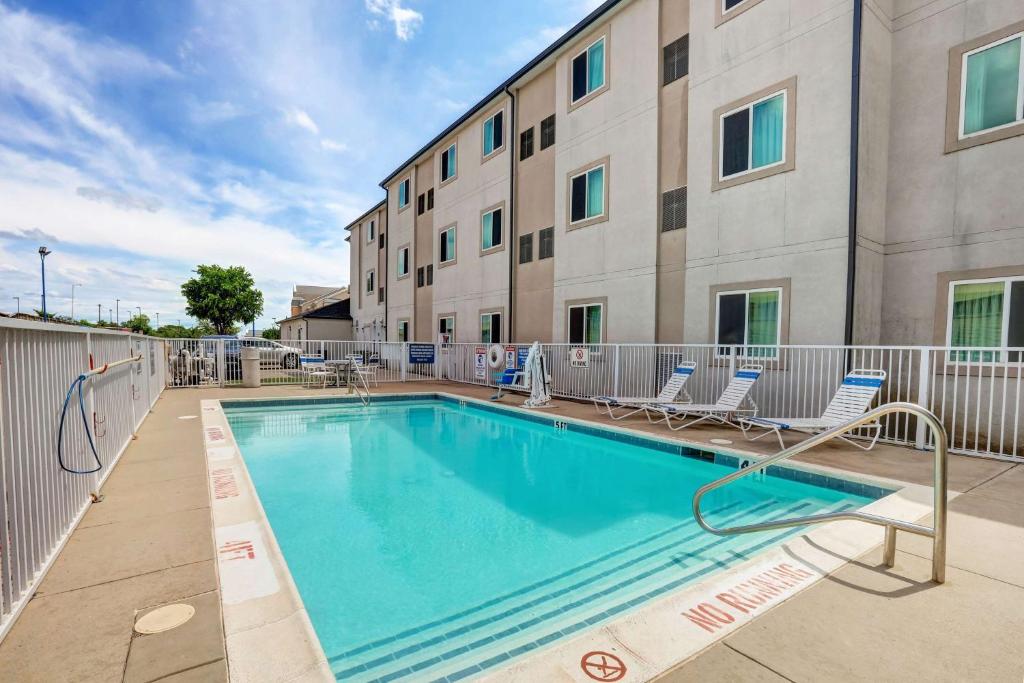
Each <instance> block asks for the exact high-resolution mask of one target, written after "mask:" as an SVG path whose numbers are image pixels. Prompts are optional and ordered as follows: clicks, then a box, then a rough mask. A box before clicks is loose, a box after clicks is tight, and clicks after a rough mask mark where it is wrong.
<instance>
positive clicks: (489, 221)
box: [480, 213, 494, 249]
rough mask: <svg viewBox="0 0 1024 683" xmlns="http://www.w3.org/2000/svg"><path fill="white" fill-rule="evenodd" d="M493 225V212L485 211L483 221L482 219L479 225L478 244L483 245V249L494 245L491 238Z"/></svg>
mask: <svg viewBox="0 0 1024 683" xmlns="http://www.w3.org/2000/svg"><path fill="white" fill-rule="evenodd" d="M493 226H494V214H493V213H485V214H484V217H483V221H482V223H481V226H480V229H481V235H480V244H482V245H483V248H484V249H490V248H491V247H493V246H494V240H493V236H494V230H493Z"/></svg>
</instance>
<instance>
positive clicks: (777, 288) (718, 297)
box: [712, 285, 785, 360]
mask: <svg viewBox="0 0 1024 683" xmlns="http://www.w3.org/2000/svg"><path fill="white" fill-rule="evenodd" d="M784 290H785V288H784V287H783V286H782V285H769V286H766V287H749V288H745V289H743V288H740V289H722V290H719V291H715V292H714V297H715V314H714V316H715V317H714V318H713V321H712V324H713V327H712V336H713V337H714V342H713V344H714V346H715V357H716V358H728V357H729V354H728V353H722V352H721V350H722V348H723V347H725V348H731V347H733V346H739V347H741V348H742V349H746V348H747V347H748V346H750V344H749V343H748V339H749V334H750V327H749V325H748V322H749V321H748V320H747V314H748V312H749V310H750V295H751V294H757V293H759V292H777V293H778V295H779V303H778V311H779V313H778V316H777V318H776V320H775V347H774V348H775V353H773V354H770V355H768V354H765V355H758V356H748V355H747V354H746V352H743V353H741V354H740V355H739V356H738V357H739V358H757V359H762V360H775V359H777V358H778V357H779V347H781V346H782V345H783V339H782V333H783V326H782V318H783V316H784V315H785V311H784V309H783V307H784V304H785V298H784V297H785V292H784ZM735 294H743V295H745V298H744V303H743V343H742V344H723V343H722V342H720V341H718V330H719V323H720V322H721V302H722V297H723V296H730V295H735Z"/></svg>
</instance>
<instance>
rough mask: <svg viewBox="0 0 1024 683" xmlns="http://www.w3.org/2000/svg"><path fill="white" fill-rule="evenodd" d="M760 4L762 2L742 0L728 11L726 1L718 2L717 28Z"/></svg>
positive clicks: (716, 12)
mask: <svg viewBox="0 0 1024 683" xmlns="http://www.w3.org/2000/svg"><path fill="white" fill-rule="evenodd" d="M760 3H761V0H741V1H740V2H739V4H737V5H735V6H733V7H730V8H729V9H726V8H725V0H718V2H716V3H715V28H718V27H719V26H721V25H722V24H724V23H725V22H727V21H729V20H731V19H735V18H736V17H737V16H739V15H741V14H743V13H744V12H746V11H747V10H749V9H751V8H752V7H754V6H755V5H758V4H760Z"/></svg>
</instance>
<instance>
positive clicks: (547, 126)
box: [540, 114, 555, 149]
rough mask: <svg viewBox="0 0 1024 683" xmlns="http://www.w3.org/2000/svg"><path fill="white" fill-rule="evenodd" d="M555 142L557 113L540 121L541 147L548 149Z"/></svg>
mask: <svg viewBox="0 0 1024 683" xmlns="http://www.w3.org/2000/svg"><path fill="white" fill-rule="evenodd" d="M553 144H555V115H554V114H552V115H551V116H549V117H547V118H546V119H544V120H543V121H541V122H540V148H541V149H547V148H548V147H550V146H551V145H553Z"/></svg>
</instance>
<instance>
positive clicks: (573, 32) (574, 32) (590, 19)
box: [367, 0, 628, 213]
mask: <svg viewBox="0 0 1024 683" xmlns="http://www.w3.org/2000/svg"><path fill="white" fill-rule="evenodd" d="M624 1H627V2H628V0H605V2H603V3H601V5H600V6H599V7H598V8H597V9H595V10H594V11H593V12H591V13H590V14H588V15H587V16H585V17H584V18H583V19H582V20H580V22H579V23H577V24H576V25H575V26H573V27H572V28H571V29H569V30H568V31H566V32H565V33H564V34H563V35H562V36H561V37H560V38H558V39H557V40H555V42H553V43H551V45H548V46H547V47H546V48H544V50H543V51H541V52H540V54H538V55H537V56H536V57H534V58H533V59H531V60H530V61H529V62H527V63H526V65H525V66H523V67H522V68H521V69H519V70H518V71H516V72H515V73H514V74H512V75H511V76H509V77H508V78H507V79H505V80H504V81H503V82H502V83H501V85H499V86H498V87H497V88H495V89H494V90H492V91H491V92H489V93H488V94H487V95H485V96H484V98H483V99H482V100H480V101H479V102H477V103H476V104H474V105H473V106H472V107H470V109H469V110H468V111H467V112H466V113H465V114H463V115H462V116H460V117H459V118H457V119H456V120H455V121H454V122H453V123H452V124H451V125H449V126H448V127H447V128H445V129H444V130H443V131H441V132H440V133H438V134H437V135H436V136H434V138H432V139H431V140H430V142H428V143H427V144H425V145H424V146H423V147H421V148H420V149H419V150H418V151H417V152H416V153H415V154H413V155H412V156H411V157H409V158H408V159H406V160H405V161H404V162H402V165H401V166H399V167H398V168H396V169H395V170H394V171H392V172H391V173H390V174H389V175H388V176H387V177H386V178H384V180H382V181H380V186H381V187H387V184H388V183H390V182H391V181H392V180H394V179H395V177H396V176H398V175H399V174H401V173H402V171H404V170H405V169H406V168H408V167H409V166H410V165H411V164H413V163H414V162H415V161H416V160H417V159H419V158H420V157H421V156H423V155H424V154H426V153H427V152H429V151H430V149H431V148H432V147H434V146H435V145H437V144H438V143H440V142H441V141H443V140H444V138H446V137H448V136H449V135H451V134H452V133H453V132H454V131H455V130H457V129H458V128H459V127H460V126H462V124H464V123H465V122H466V121H468V120H469V119H471V118H472V117H473V116H475V115H476V114H478V113H479V112H480V111H481V110H482V109H484V108H486V107H487V105H488V104H490V103H491V101H492V100H493V99H494V98H496V97H498V96H499V95H501V93H503V92H504V91H505V89H506V88H508V87H509V86H511V85H512V84H514V83H515V82H516V81H518V80H519V79H521V78H522V77H523V76H525V75H526V74H528V73H530V72H531V71H532V70H533V69H535V68H536V67H537V66H538V65H539V64H541V63H542V62H544V61H545V60H546V59H547V58H548V57H550V56H551V55H553V54H555V53H556V52H558V51H559V50H561V49H562V48H563V47H565V46H566V45H567V44H568V43H570V42H572V41H573V40H574V39H576V38H577V37H578V36H579V35H580V34H581V33H583V32H584V31H586V30H587V29H588V28H590V26H591V25H592V24H593V23H594V22H596V21H597V20H598V19H600V18H601V17H603V16H604V15H605V14H607V13H608V12H609V11H610V10H612V9H613V8H615V7H616V6H617V5H619V4H621V3H622V2H624ZM367 213H369V212H367Z"/></svg>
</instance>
